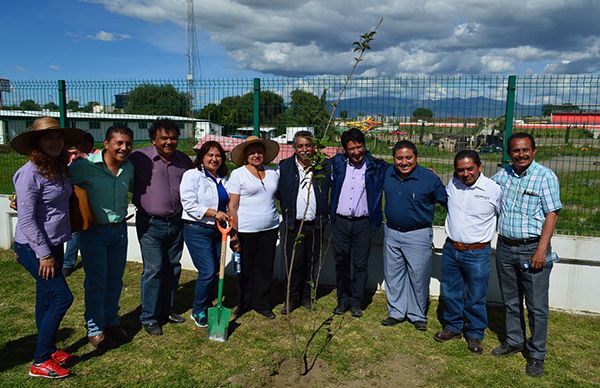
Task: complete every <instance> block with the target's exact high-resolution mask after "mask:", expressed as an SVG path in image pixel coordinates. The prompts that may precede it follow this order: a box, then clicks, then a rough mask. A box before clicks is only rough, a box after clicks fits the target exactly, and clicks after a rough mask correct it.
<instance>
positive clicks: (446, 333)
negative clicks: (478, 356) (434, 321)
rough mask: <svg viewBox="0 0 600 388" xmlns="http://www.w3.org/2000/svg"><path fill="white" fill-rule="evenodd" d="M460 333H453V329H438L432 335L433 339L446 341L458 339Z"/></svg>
mask: <svg viewBox="0 0 600 388" xmlns="http://www.w3.org/2000/svg"><path fill="white" fill-rule="evenodd" d="M460 337H461V334H460V333H455V332H453V331H450V330H446V329H444V330H442V331H438V332H437V333H435V335H434V336H433V339H434V340H436V341H437V342H446V341H450V340H453V339H460Z"/></svg>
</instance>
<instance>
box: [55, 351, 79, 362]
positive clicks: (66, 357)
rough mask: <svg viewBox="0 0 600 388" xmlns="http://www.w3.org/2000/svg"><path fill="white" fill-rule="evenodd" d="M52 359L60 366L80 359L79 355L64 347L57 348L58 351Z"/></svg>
mask: <svg viewBox="0 0 600 388" xmlns="http://www.w3.org/2000/svg"><path fill="white" fill-rule="evenodd" d="M51 357H52V359H53V360H54V361H55V362H56V363H57V364H58V365H60V366H65V365H67V364H71V363H74V362H76V361H77V360H79V356H78V355H76V354H71V353H68V352H65V351H64V350H62V349H56V352H54V353H52V356H51Z"/></svg>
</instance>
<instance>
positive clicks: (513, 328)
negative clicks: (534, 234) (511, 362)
mask: <svg viewBox="0 0 600 388" xmlns="http://www.w3.org/2000/svg"><path fill="white" fill-rule="evenodd" d="M536 248H537V243H533V244H528V245H521V246H509V245H507V244H505V243H503V242H502V240H500V239H499V240H498V244H497V246H496V269H497V271H498V280H499V281H500V292H501V293H502V300H503V302H504V307H505V308H506V342H507V343H508V344H509V345H511V346H523V345H524V346H525V348H526V350H527V353H528V355H529V357H532V358H537V359H539V360H543V359H544V358H545V357H546V338H547V336H548V312H549V309H548V288H549V287H550V272H551V270H552V267H550V268H546V267H544V268H543V269H542V270H538V271H531V270H523V269H522V268H521V265H522V264H523V263H524V262H526V261H529V259H530V258H531V256H532V255H533V253H534V252H535V250H536ZM523 299H525V305H526V306H527V318H528V320H529V330H530V331H531V337H529V338H527V335H526V331H525V311H524V308H523ZM526 338H527V339H526Z"/></svg>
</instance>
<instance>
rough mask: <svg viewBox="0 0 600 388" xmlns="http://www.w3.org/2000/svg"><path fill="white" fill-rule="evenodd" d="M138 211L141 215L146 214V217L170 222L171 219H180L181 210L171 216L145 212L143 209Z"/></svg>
mask: <svg viewBox="0 0 600 388" xmlns="http://www.w3.org/2000/svg"><path fill="white" fill-rule="evenodd" d="M138 213H139V214H141V215H144V216H146V217H148V218H152V219H156V220H160V221H165V222H170V221H173V220H180V219H181V212H179V213H177V214H174V215H172V216H168V217H164V216H155V215H153V214H149V213H146V212H145V211H142V210H138Z"/></svg>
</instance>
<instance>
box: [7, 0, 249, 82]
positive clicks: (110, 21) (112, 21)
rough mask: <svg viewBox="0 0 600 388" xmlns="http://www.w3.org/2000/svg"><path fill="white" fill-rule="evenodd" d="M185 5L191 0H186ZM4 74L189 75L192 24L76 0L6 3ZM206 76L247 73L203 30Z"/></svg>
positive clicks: (203, 70)
mask: <svg viewBox="0 0 600 388" xmlns="http://www.w3.org/2000/svg"><path fill="white" fill-rule="evenodd" d="M183 6H185V3H184V4H183ZM2 8H3V11H2V13H1V16H0V30H1V31H2V33H1V35H2V36H3V38H4V39H3V43H2V47H3V48H2V50H3V55H2V57H3V59H2V61H1V63H0V78H8V79H14V80H29V79H31V80H54V79H67V80H77V79H98V80H104V79H184V78H185V77H186V74H187V57H186V42H187V37H186V30H185V28H183V27H182V26H180V25H177V24H176V23H173V22H169V21H161V22H147V21H145V20H142V19H138V18H134V17H129V16H125V15H120V14H118V13H114V12H110V11H108V10H106V9H105V8H104V7H103V6H102V5H101V4H91V3H86V2H80V1H74V0H50V1H34V0H19V1H11V2H7V3H5V4H4V5H3V7H2ZM197 40H198V49H199V56H200V57H201V61H200V73H201V74H200V75H201V76H203V77H208V78H245V77H252V76H254V75H256V74H258V73H257V72H254V71H251V70H244V69H242V68H239V67H238V66H237V65H236V64H235V63H234V62H233V61H232V60H231V59H229V57H228V55H227V52H226V50H225V49H224V48H223V46H221V45H218V44H213V43H212V42H211V40H210V37H209V36H208V34H207V33H206V32H204V31H202V30H200V29H199V28H198V34H197Z"/></svg>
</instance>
